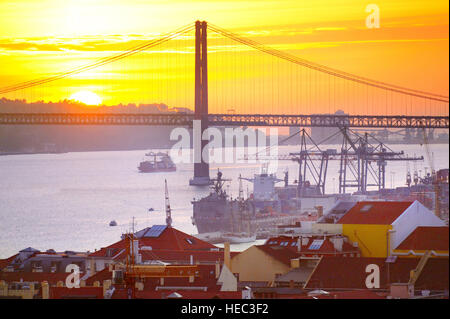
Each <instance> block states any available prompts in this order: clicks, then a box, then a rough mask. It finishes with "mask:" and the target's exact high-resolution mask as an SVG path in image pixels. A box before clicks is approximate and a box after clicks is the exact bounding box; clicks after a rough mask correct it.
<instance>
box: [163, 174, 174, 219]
mask: <svg viewBox="0 0 450 319" xmlns="http://www.w3.org/2000/svg"><path fill="white" fill-rule="evenodd" d="M164 183H165V191H166V225H167V227H171V226H172V211H171V209H170V203H169V191H168V189H167V180H166V179H165V180H164Z"/></svg>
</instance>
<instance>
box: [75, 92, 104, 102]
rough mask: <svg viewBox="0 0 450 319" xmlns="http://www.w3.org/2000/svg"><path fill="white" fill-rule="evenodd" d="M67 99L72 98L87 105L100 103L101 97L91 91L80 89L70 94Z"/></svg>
mask: <svg viewBox="0 0 450 319" xmlns="http://www.w3.org/2000/svg"><path fill="white" fill-rule="evenodd" d="M69 100H74V101H77V102H81V103H83V104H86V105H87V106H97V105H100V104H101V103H102V99H101V98H100V96H98V95H97V94H95V93H93V92H91V91H80V92H77V93H74V94H72V95H71V96H70V98H69Z"/></svg>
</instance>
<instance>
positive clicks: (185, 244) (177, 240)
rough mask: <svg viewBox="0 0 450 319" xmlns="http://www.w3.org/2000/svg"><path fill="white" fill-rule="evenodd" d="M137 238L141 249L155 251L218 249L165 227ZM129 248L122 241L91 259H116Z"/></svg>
mask: <svg viewBox="0 0 450 319" xmlns="http://www.w3.org/2000/svg"><path fill="white" fill-rule="evenodd" d="M135 236H136V237H137V239H138V240H139V247H140V249H142V248H143V247H148V249H151V250H152V251H154V250H185V251H187V250H210V249H217V247H216V246H214V245H212V244H210V243H207V242H205V241H203V240H200V239H198V238H195V237H194V236H191V235H188V234H186V233H183V232H182V231H179V230H177V229H175V228H173V227H166V226H164V225H155V226H152V227H148V228H144V229H142V230H140V231H138V232H137V233H135ZM125 248H128V240H127V239H122V240H120V241H118V242H116V243H114V244H112V245H109V246H107V247H104V248H102V249H100V250H98V251H96V252H94V253H92V254H90V255H89V256H90V257H114V256H115V255H117V254H120V253H121V251H122V250H124V249H125Z"/></svg>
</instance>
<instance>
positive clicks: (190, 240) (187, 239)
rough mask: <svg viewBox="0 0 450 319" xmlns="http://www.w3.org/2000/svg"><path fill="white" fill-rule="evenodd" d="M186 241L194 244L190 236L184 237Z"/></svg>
mask: <svg viewBox="0 0 450 319" xmlns="http://www.w3.org/2000/svg"><path fill="white" fill-rule="evenodd" d="M186 241H187V242H188V243H189V244H191V245H193V244H194V240H193V239H191V238H186Z"/></svg>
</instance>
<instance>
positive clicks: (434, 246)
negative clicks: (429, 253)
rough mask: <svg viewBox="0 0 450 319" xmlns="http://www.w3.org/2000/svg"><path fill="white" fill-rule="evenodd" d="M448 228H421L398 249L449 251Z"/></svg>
mask: <svg viewBox="0 0 450 319" xmlns="http://www.w3.org/2000/svg"><path fill="white" fill-rule="evenodd" d="M448 243H449V240H448V227H447V226H441V227H439V226H436V227H432V226H427V227H425V226H419V227H417V228H416V229H415V230H414V231H413V232H412V233H411V234H410V235H409V236H408V237H406V239H405V240H404V241H402V243H401V244H400V245H399V246H398V247H397V248H396V249H401V250H447V251H448Z"/></svg>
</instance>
